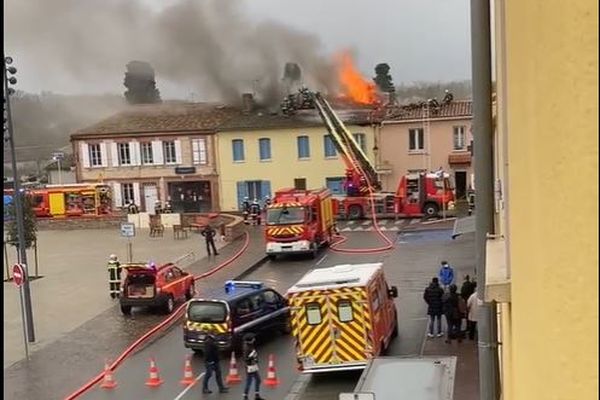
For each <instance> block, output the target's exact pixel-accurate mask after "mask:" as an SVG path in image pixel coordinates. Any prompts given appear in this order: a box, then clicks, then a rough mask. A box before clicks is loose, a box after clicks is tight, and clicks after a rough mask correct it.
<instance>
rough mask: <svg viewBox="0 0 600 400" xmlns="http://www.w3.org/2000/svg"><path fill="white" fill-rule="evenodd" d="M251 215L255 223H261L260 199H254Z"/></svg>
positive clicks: (251, 205)
mask: <svg viewBox="0 0 600 400" xmlns="http://www.w3.org/2000/svg"><path fill="white" fill-rule="evenodd" d="M250 217H251V219H252V222H253V224H254V225H260V220H261V218H260V204H259V203H258V199H254V201H252V204H250Z"/></svg>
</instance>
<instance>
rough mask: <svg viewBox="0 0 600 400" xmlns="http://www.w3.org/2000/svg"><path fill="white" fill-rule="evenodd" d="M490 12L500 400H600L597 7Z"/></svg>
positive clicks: (520, 5)
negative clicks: (492, 17)
mask: <svg viewBox="0 0 600 400" xmlns="http://www.w3.org/2000/svg"><path fill="white" fill-rule="evenodd" d="M492 4H493V5H494V15H495V35H494V37H495V39H494V50H495V56H496V88H497V89H496V90H497V110H496V118H495V121H496V132H495V133H496V136H495V162H494V164H495V165H494V173H495V177H494V179H495V183H496V185H495V200H496V201H495V203H496V204H495V224H494V232H493V233H494V235H493V237H492V238H490V239H489V240H488V244H487V260H486V282H485V292H486V293H485V296H486V300H488V301H491V300H495V301H497V302H498V304H499V305H498V337H497V338H496V339H497V342H498V343H499V356H500V357H499V358H500V375H501V393H502V398H503V399H504V400H512V399H516V400H520V399H556V400H558V399H582V400H583V399H594V398H597V395H598V301H597V299H598V4H597V3H596V2H591V1H583V0H576V1H573V2H569V3H568V4H567V3H563V2H557V1H550V2H548V1H542V0H531V1H527V2H520V1H513V0H504V1H495V2H493V3H492ZM549 49H551V50H550V51H549ZM566 60H576V61H574V62H567V61H566ZM475 156H477V155H476V154H475Z"/></svg>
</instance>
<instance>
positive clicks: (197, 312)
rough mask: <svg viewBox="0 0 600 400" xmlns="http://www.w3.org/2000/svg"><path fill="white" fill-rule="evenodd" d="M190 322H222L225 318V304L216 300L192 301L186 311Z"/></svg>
mask: <svg viewBox="0 0 600 400" xmlns="http://www.w3.org/2000/svg"><path fill="white" fill-rule="evenodd" d="M187 318H188V319H189V320H190V321H192V322H204V323H222V322H225V319H226V318H227V308H225V304H224V303H221V302H216V301H192V302H191V303H190V306H189V307H188V311H187Z"/></svg>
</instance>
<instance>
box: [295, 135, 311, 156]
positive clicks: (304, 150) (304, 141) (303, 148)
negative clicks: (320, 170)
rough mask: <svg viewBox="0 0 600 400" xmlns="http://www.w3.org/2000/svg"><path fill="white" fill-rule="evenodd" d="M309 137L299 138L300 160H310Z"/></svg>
mask: <svg viewBox="0 0 600 400" xmlns="http://www.w3.org/2000/svg"><path fill="white" fill-rule="evenodd" d="M309 157H310V147H309V145H308V136H298V158H309Z"/></svg>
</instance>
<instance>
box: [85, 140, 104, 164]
mask: <svg viewBox="0 0 600 400" xmlns="http://www.w3.org/2000/svg"><path fill="white" fill-rule="evenodd" d="M88 153H89V158H90V167H92V168H97V167H102V166H103V163H102V146H101V144H100V143H90V144H88Z"/></svg>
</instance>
